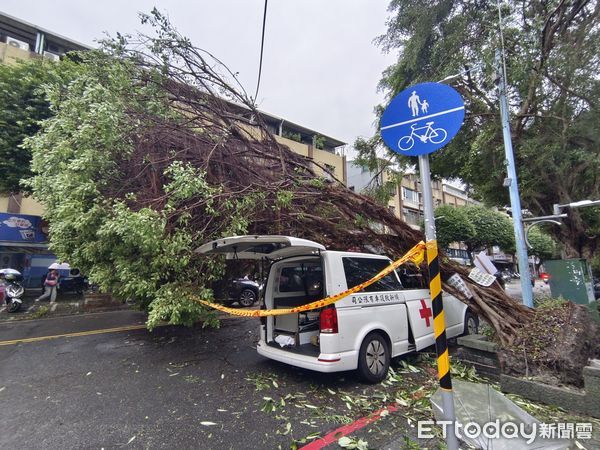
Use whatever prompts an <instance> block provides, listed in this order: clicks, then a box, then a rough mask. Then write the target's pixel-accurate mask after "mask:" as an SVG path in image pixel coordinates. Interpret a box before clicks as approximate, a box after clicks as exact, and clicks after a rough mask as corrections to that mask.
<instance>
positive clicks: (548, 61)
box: [358, 0, 600, 257]
mask: <svg viewBox="0 0 600 450" xmlns="http://www.w3.org/2000/svg"><path fill="white" fill-rule="evenodd" d="M389 11H390V18H389V20H388V23H387V26H388V29H387V33H386V34H385V35H383V36H381V37H379V38H378V43H379V44H380V45H381V46H382V48H383V49H384V50H385V51H398V54H399V58H398V62H397V63H396V64H394V65H393V66H391V67H389V68H388V69H387V70H386V71H385V72H384V74H383V77H382V79H381V82H380V88H381V89H382V90H384V91H385V92H387V94H388V96H389V98H391V97H392V96H394V95H395V94H396V93H398V92H400V91H402V90H403V89H405V88H406V87H408V86H410V85H411V84H415V83H418V82H423V81H435V80H441V79H444V78H446V77H447V76H450V75H455V74H458V73H463V75H462V76H460V77H458V79H457V80H454V81H452V85H453V87H455V88H456V89H457V90H458V91H459V92H460V93H461V95H462V96H463V98H464V100H465V104H466V110H467V113H466V117H465V123H464V125H463V128H462V130H461V132H460V133H459V135H458V136H457V137H456V138H455V139H454V140H453V141H452V142H451V143H450V144H449V145H448V146H447V147H445V148H444V149H443V150H441V151H438V152H435V153H433V154H432V155H431V167H432V171H433V173H435V174H437V175H440V176H444V177H459V178H461V179H462V180H464V181H465V182H466V183H468V184H469V185H470V186H471V187H472V188H473V190H474V192H475V194H476V195H478V196H479V197H480V198H481V199H482V200H484V201H485V202H486V203H487V204H491V205H497V206H503V205H506V204H508V192H507V189H506V188H503V187H502V182H503V180H504V178H505V177H506V168H505V156H504V149H503V141H502V129H501V126H500V117H499V107H498V94H497V91H496V89H495V86H494V79H495V78H496V75H495V74H496V73H497V71H498V70H500V69H501V68H500V67H495V53H496V50H497V49H500V48H501V47H502V42H501V40H500V33H499V27H498V22H499V20H498V10H497V7H496V4H495V3H490V2H485V1H481V0H478V1H471V0H458V1H455V0H432V1H428V2H426V3H423V2H418V1H414V0H392V1H391V3H390V6H389ZM599 12H600V3H598V2H597V1H587V0H568V1H564V0H552V1H543V2H542V1H539V0H525V1H519V2H517V1H514V0H513V1H508V2H502V4H501V14H502V30H503V36H504V49H505V56H506V69H507V74H508V76H507V78H508V80H507V82H508V86H509V94H508V97H509V107H510V115H511V131H512V139H513V147H514V151H515V158H516V164H517V172H518V178H519V188H520V193H521V198H522V203H523V207H526V208H528V209H529V210H530V211H531V212H532V213H534V214H535V215H548V214H551V213H552V204H554V203H559V204H564V203H569V202H572V201H577V200H582V199H592V200H594V199H598V198H600V145H599V143H600V130H599V129H598V127H597V124H598V123H599V122H600V112H599V109H598V101H599V93H600V80H599V79H598V76H597V74H598V71H599V69H600V58H599V57H598V50H597V49H598V48H599V47H600V26H599V25H598V17H599ZM359 144H360V145H359V146H358V147H359V150H361V151H362V154H363V158H364V157H365V155H369V154H370V155H371V156H374V155H375V149H376V148H377V147H378V146H379V145H380V144H381V143H380V141H379V139H378V138H375V139H372V140H368V141H365V140H361V141H360V142H359ZM393 157H396V156H395V155H393ZM398 159H400V160H401V162H402V163H406V157H404V158H398ZM599 220H600V208H594V209H590V210H588V211H585V212H584V210H572V211H571V212H570V214H569V218H568V219H566V220H565V224H566V226H563V227H560V228H558V227H557V228H553V229H552V233H553V234H555V235H556V236H557V237H558V238H559V240H560V241H561V242H563V243H564V245H565V250H566V251H567V254H568V255H571V256H575V255H576V256H583V257H586V256H587V257H589V256H590V255H591V254H593V252H594V251H595V249H596V248H597V246H598V239H599V236H600V233H598V228H597V226H595V224H597V223H598V221H599Z"/></svg>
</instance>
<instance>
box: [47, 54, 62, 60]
mask: <svg viewBox="0 0 600 450" xmlns="http://www.w3.org/2000/svg"><path fill="white" fill-rule="evenodd" d="M44 58H48V59H49V60H52V61H60V56H58V55H57V54H56V53H51V52H44Z"/></svg>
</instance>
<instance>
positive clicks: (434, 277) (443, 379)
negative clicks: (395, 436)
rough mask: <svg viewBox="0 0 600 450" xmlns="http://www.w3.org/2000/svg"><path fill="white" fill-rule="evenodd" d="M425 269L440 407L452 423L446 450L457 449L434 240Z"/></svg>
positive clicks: (437, 259) (429, 244)
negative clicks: (431, 311) (427, 277)
mask: <svg viewBox="0 0 600 450" xmlns="http://www.w3.org/2000/svg"><path fill="white" fill-rule="evenodd" d="M426 249H427V250H426V251H427V268H428V270H429V294H430V295H431V309H432V310H433V335H434V336H435V352H436V354H437V365H438V379H439V380H440V388H441V390H442V406H443V408H444V416H445V417H444V419H445V420H447V421H450V422H452V423H451V425H450V428H449V429H447V431H448V433H447V434H446V445H447V447H448V450H455V449H458V441H457V439H456V435H455V433H454V431H455V429H454V422H455V421H456V413H455V412H454V396H453V395H452V379H451V378H450V358H449V357H448V342H447V341H446V320H445V318H444V303H443V301H442V278H441V276H440V258H439V255H438V246H437V241H436V240H435V239H432V240H428V241H427V244H426Z"/></svg>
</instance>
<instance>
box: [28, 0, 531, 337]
mask: <svg viewBox="0 0 600 450" xmlns="http://www.w3.org/2000/svg"><path fill="white" fill-rule="evenodd" d="M142 17H143V21H144V22H146V23H149V24H151V25H152V26H153V27H154V29H155V31H156V33H155V35H154V36H146V35H138V36H135V37H128V36H118V37H117V38H116V39H113V40H110V41H107V42H105V43H104V48H103V49H102V50H99V51H90V52H85V53H82V54H80V55H79V58H80V60H81V63H80V64H79V65H78V66H77V69H76V70H77V74H76V76H75V77H74V79H73V81H71V82H70V83H68V85H66V86H65V85H63V84H62V83H48V84H47V85H46V92H47V95H48V99H49V101H50V104H51V107H52V111H53V112H54V115H53V116H52V117H50V118H48V119H47V120H45V121H44V123H43V124H42V128H41V130H40V132H38V133H37V134H36V135H35V136H33V137H32V138H29V139H27V140H26V145H27V147H28V148H29V149H30V150H31V151H32V154H33V159H32V170H33V173H34V176H33V177H32V178H31V179H30V180H29V182H28V185H29V186H30V187H31V188H32V190H33V193H34V196H35V197H36V198H37V199H39V200H40V201H41V202H42V203H43V204H44V205H45V206H46V209H47V212H46V218H47V219H48V220H49V223H50V239H51V249H52V250H53V251H54V252H55V253H56V254H57V256H59V257H60V258H61V259H64V260H67V261H69V262H70V263H71V264H73V265H75V266H78V267H79V268H80V269H81V270H82V272H84V273H87V274H89V276H90V278H91V279H92V280H93V281H95V282H97V283H99V284H100V286H101V288H102V290H105V291H110V292H113V293H114V294H115V295H117V296H118V297H121V298H127V299H132V300H135V301H137V302H138V304H139V305H140V306H142V307H144V306H145V307H148V308H149V310H150V316H149V324H150V326H152V325H154V324H156V323H157V321H159V320H169V321H170V322H171V323H188V324H189V323H192V322H193V321H195V320H197V319H198V318H199V317H203V316H205V313H206V311H205V310H204V308H203V307H201V306H200V305H199V304H198V303H197V302H195V301H194V300H195V299H198V298H204V299H208V298H210V297H211V295H212V292H211V289H210V288H211V282H212V281H214V280H216V279H219V278H221V276H222V274H223V270H222V269H223V261H221V260H220V259H218V258H206V257H201V256H200V255H198V254H196V253H194V248H195V247H197V246H198V245H200V244H203V243H205V242H206V241H209V240H213V239H217V238H219V237H223V236H227V235H241V234H286V235H292V236H298V237H303V238H307V239H312V240H316V241H319V242H321V243H323V244H324V245H326V246H327V247H328V248H330V249H333V250H335V249H338V250H346V249H348V248H350V247H359V248H364V249H367V248H369V249H371V250H372V249H377V251H379V252H382V253H387V254H388V255H390V256H391V257H392V258H394V257H397V256H400V255H402V254H404V253H405V252H406V251H407V250H408V249H409V248H411V247H412V246H414V245H415V244H417V243H418V242H419V241H420V240H421V239H422V235H421V233H419V232H418V231H415V230H413V229H412V228H411V227H410V226H408V225H407V224H405V223H403V222H402V221H401V220H400V219H398V218H397V217H396V216H395V215H394V214H393V213H392V212H390V211H389V210H388V208H387V207H385V206H382V205H380V204H378V203H377V202H376V201H374V200H372V199H370V198H368V197H365V196H361V195H358V194H356V193H354V192H352V191H351V190H350V189H348V188H347V187H345V186H343V185H341V184H339V183H337V182H335V181H331V180H328V179H326V178H323V177H322V176H319V175H318V174H317V172H316V170H315V162H314V161H312V160H310V159H308V158H306V157H304V156H301V155H299V154H297V153H294V152H292V151H291V150H290V149H289V148H287V147H285V146H283V145H281V144H279V143H278V142H277V140H276V139H275V138H274V136H273V135H272V134H271V133H270V132H269V130H268V128H267V127H266V126H265V125H264V124H263V123H262V119H261V117H262V116H261V114H260V113H259V112H258V111H257V110H256V107H255V105H254V102H253V101H252V99H251V98H249V97H248V96H247V95H246V94H245V92H244V91H243V89H242V88H241V87H240V86H239V85H238V84H237V80H236V78H235V75H234V74H233V73H232V72H230V71H229V70H228V69H227V68H226V67H225V66H223V65H222V64H221V63H220V62H219V61H218V59H216V58H215V57H214V56H212V55H211V54H210V53H208V52H206V51H204V50H202V49H199V48H197V47H194V46H193V45H192V44H191V42H190V41H189V40H188V39H186V38H184V37H182V36H180V35H179V34H178V33H177V31H176V30H175V29H174V28H173V27H172V26H171V25H170V23H169V22H168V20H167V18H166V17H165V16H163V15H161V14H160V13H158V12H157V11H156V10H155V11H153V13H152V14H151V15H143V16H142ZM441 270H442V273H443V274H445V275H444V276H449V275H450V273H459V274H461V275H463V276H464V277H465V278H466V272H465V270H464V269H463V268H461V267H459V266H454V265H453V264H452V263H451V262H447V261H442V264H441ZM465 282H466V283H468V284H469V285H470V286H471V291H472V292H473V297H472V298H470V299H464V300H465V301H466V302H468V303H469V304H470V305H471V307H472V309H473V310H474V311H475V312H476V313H479V314H481V315H482V317H485V318H486V320H488V322H490V323H492V324H493V326H494V327H495V328H496V329H497V330H498V333H499V337H500V339H501V340H502V341H508V340H510V335H511V334H510V331H511V330H514V329H515V328H517V327H519V326H521V323H523V320H524V318H527V317H529V315H530V314H531V313H530V311H529V310H527V308H525V307H523V306H522V305H520V304H519V303H518V302H516V301H515V300H514V299H511V298H510V297H508V296H506V295H505V293H504V292H502V291H500V290H499V289H496V288H493V287H492V288H483V287H481V286H478V285H476V284H474V283H473V282H471V281H470V280H469V279H465ZM445 288H446V289H447V290H448V292H453V293H455V294H456V295H458V296H459V297H460V296H461V294H460V293H459V292H458V291H457V290H456V289H455V288H453V287H452V286H446V287H445ZM208 323H214V322H213V321H210V320H209V322H208Z"/></svg>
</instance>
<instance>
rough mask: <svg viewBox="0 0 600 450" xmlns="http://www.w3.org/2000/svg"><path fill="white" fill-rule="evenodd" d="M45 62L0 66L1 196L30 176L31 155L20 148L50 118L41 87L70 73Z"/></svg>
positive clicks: (26, 150)
mask: <svg viewBox="0 0 600 450" xmlns="http://www.w3.org/2000/svg"><path fill="white" fill-rule="evenodd" d="M61 67H62V69H63V70H57V69H58V66H56V65H54V64H53V63H51V62H48V61H44V60H38V59H35V60H30V61H23V62H21V63H19V64H13V65H9V64H0V173H1V174H2V176H0V193H16V192H19V191H20V190H21V189H22V186H20V184H19V183H20V180H21V179H23V178H29V177H30V176H31V170H30V161H31V151H30V150H29V149H28V148H26V147H22V146H21V144H22V143H23V140H24V139H25V138H26V137H28V136H33V135H34V134H35V133H36V132H37V131H38V130H39V127H40V125H39V124H40V122H41V121H42V120H44V119H46V118H48V117H50V115H51V111H50V105H49V103H48V101H47V99H46V94H45V92H44V89H43V86H44V84H45V83H47V82H50V81H52V80H58V79H59V78H61V77H63V76H65V75H66V73H67V72H68V71H69V69H68V64H66V63H65V64H63V65H62V66H61Z"/></svg>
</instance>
